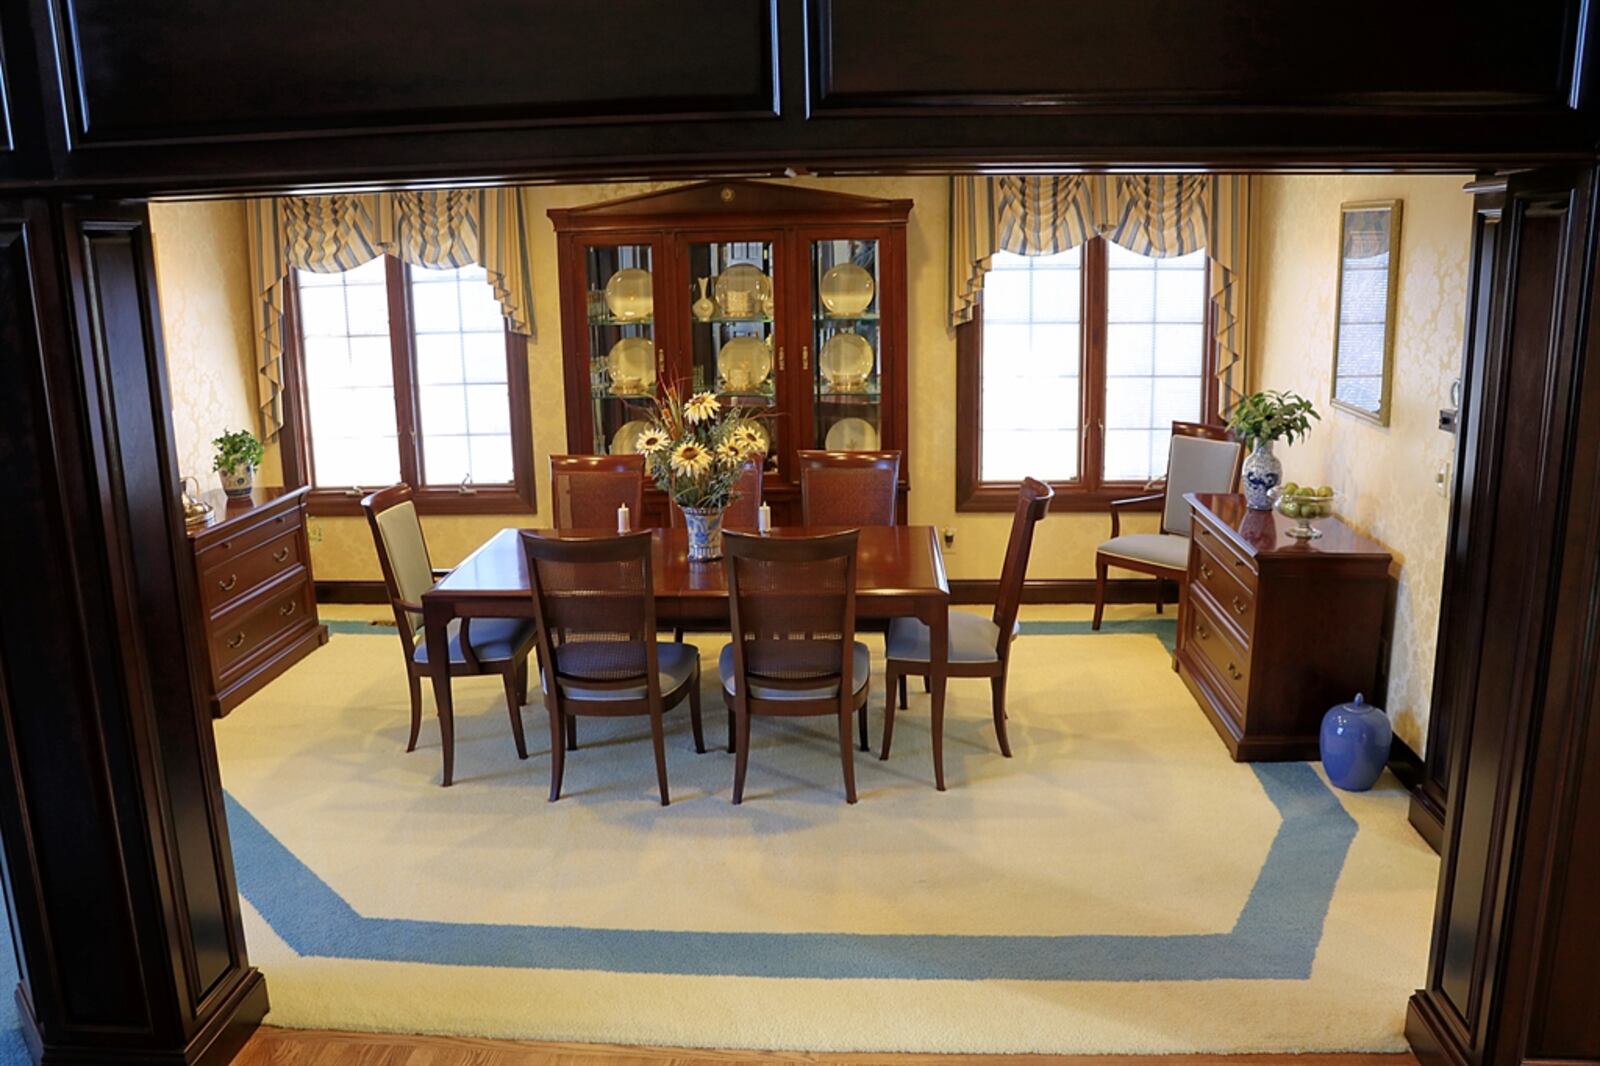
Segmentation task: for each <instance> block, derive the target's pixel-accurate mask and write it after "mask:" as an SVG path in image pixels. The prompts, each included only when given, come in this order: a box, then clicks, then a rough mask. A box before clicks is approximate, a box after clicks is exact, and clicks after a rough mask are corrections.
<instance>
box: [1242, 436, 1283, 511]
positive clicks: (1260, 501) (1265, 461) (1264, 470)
mask: <svg viewBox="0 0 1600 1066" xmlns="http://www.w3.org/2000/svg"><path fill="white" fill-rule="evenodd" d="M1241 474H1242V478H1241V480H1243V482H1244V502H1245V505H1246V506H1247V507H1249V508H1250V509H1251V510H1252V511H1270V510H1272V496H1271V492H1272V490H1273V489H1275V488H1277V487H1278V485H1279V484H1281V483H1282V481H1283V464H1282V463H1280V462H1278V457H1277V456H1276V455H1273V454H1272V442H1271V441H1267V440H1264V441H1262V442H1261V443H1259V444H1257V445H1256V447H1255V450H1254V451H1252V452H1251V453H1250V454H1249V455H1247V456H1245V457H1244V468H1243V470H1242V471H1241Z"/></svg>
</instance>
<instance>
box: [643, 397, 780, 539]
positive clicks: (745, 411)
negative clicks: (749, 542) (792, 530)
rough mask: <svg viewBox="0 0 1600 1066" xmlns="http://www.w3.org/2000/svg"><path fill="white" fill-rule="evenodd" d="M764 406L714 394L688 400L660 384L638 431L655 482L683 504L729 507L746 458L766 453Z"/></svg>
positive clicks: (734, 495)
mask: <svg viewBox="0 0 1600 1066" xmlns="http://www.w3.org/2000/svg"><path fill="white" fill-rule="evenodd" d="M765 416H766V414H765V412H764V411H755V412H752V410H751V409H750V408H739V407H723V405H722V403H721V401H719V400H718V399H717V397H716V394H715V393H710V392H697V393H694V394H693V395H691V396H690V397H689V398H688V399H684V398H683V395H682V394H681V393H680V392H679V391H678V390H677V389H675V388H673V387H672V386H670V385H667V386H663V387H662V390H661V397H660V399H658V400H656V401H655V410H654V412H652V415H651V418H650V425H649V426H648V428H646V429H645V431H644V432H643V433H641V434H640V435H639V443H638V447H639V450H640V451H641V452H643V453H644V457H645V466H646V469H648V470H649V471H650V476H651V477H652V478H653V479H654V480H655V483H656V485H657V486H659V487H660V488H661V490H662V491H663V492H665V493H666V494H667V495H668V496H670V497H672V499H673V500H674V501H675V502H676V503H677V504H678V506H679V507H683V508H685V509H688V508H694V509H708V508H709V509H717V510H720V509H722V508H725V507H727V506H728V504H730V503H732V502H733V501H734V500H735V499H737V498H738V494H737V493H735V492H734V491H733V486H734V485H735V484H736V483H737V482H738V480H739V470H740V468H741V467H742V466H744V464H745V463H747V462H749V461H751V460H753V459H758V458H759V457H760V456H762V455H763V454H765V453H766V450H767V434H766V433H765V432H764V431H763V430H762V428H761V420H762V419H763V418H764V417H765Z"/></svg>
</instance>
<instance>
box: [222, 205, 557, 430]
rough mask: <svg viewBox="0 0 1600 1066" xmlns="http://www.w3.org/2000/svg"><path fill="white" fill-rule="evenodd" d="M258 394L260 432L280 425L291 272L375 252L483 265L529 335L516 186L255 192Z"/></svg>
mask: <svg viewBox="0 0 1600 1066" xmlns="http://www.w3.org/2000/svg"><path fill="white" fill-rule="evenodd" d="M248 209H249V229H248V234H249V249H250V251H249V254H250V283H251V287H252V290H253V292H254V294H255V301H254V307H255V340H256V365H257V378H258V380H257V389H258V402H259V405H260V408H261V424H262V430H263V433H264V436H265V437H266V438H267V439H269V440H270V439H272V438H273V437H275V436H277V434H278V431H279V430H281V429H282V428H283V422H284V415H283V402H284V401H283V385H284V382H283V344H284V336H283V318H284V307H285V301H286V298H287V295H288V291H289V288H288V287H289V284H290V275H291V273H292V272H293V271H295V270H308V271H314V272H317V273H336V272H339V271H343V270H350V269H352V268H354V267H358V266H360V265H361V264H362V263H365V262H368V261H369V260H372V259H375V258H377V257H378V256H380V255H393V256H395V257H397V258H399V259H401V260H403V261H405V262H407V263H411V264H412V265H414V266H423V267H433V268H436V269H442V268H448V267H462V266H467V265H469V264H472V263H478V264H481V265H482V266H483V268H484V271H485V273H486V274H487V275H488V279H489V284H490V285H491V286H492V287H493V288H494V293H495V297H496V299H498V300H499V301H500V308H501V311H502V312H503V313H504V315H505V318H506V325H507V326H508V327H509V328H510V329H512V330H513V331H515V332H517V333H521V334H524V335H526V336H529V337H531V336H533V272H532V271H531V270H530V269H529V266H528V230H527V224H526V222H527V212H526V210H525V208H524V204H523V202H522V194H521V190H519V189H515V188H496V189H444V190H436V191H428V192H393V193H372V194H361V195H353V196H290V197H279V198H276V199H270V200H252V201H250V202H249V205H248Z"/></svg>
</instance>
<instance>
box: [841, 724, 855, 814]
mask: <svg viewBox="0 0 1600 1066" xmlns="http://www.w3.org/2000/svg"><path fill="white" fill-rule="evenodd" d="M852 717H854V712H852V711H851V710H850V705H849V704H848V703H847V704H845V705H844V707H842V708H840V710H839V761H840V762H841V763H843V764H844V801H845V802H846V803H854V802H855V801H856V757H855V756H856V753H855V751H854V750H853V749H852V748H851V747H850V719H851V718H852Z"/></svg>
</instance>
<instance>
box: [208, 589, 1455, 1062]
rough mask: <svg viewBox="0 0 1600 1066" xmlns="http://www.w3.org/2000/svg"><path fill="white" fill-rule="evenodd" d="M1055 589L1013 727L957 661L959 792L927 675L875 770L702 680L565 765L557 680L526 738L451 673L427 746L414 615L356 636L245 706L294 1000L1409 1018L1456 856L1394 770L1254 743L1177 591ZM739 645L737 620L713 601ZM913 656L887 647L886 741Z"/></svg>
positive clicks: (943, 1038)
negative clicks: (1219, 723) (1242, 745)
mask: <svg viewBox="0 0 1600 1066" xmlns="http://www.w3.org/2000/svg"><path fill="white" fill-rule="evenodd" d="M1120 613H1121V614H1122V615H1124V617H1120V618H1118V619H1117V620H1114V621H1112V622H1110V623H1108V625H1107V627H1106V629H1105V630H1103V631H1102V632H1100V633H1091V632H1090V631H1089V629H1088V626H1087V623H1086V622H1084V621H1082V620H1081V619H1077V618H1070V617H1069V618H1062V617H1059V616H1058V617H1056V618H1053V619H1049V620H1045V619H1041V618H1038V617H1035V618H1032V619H1030V620H1029V621H1027V622H1026V623H1025V626H1024V635H1023V637H1022V638H1021V639H1020V640H1019V642H1018V644H1017V645H1016V650H1015V653H1014V654H1015V656H1016V658H1015V661H1014V663H1013V670H1012V679H1011V683H1010V694H1009V695H1010V712H1011V713H1010V732H1011V740H1012V747H1013V750H1014V751H1015V753H1016V755H1015V758H1012V759H1004V758H1002V757H1001V756H1000V755H999V752H998V750H997V748H996V745H995V741H994V734H993V726H992V722H991V719H990V713H989V686H988V685H987V684H985V683H983V682H982V681H962V680H954V681H952V682H951V684H950V699H949V704H948V714H947V720H946V737H945V744H946V754H945V757H946V769H947V775H948V778H949V786H950V788H949V791H947V792H945V793H939V792H937V791H935V790H934V788H933V784H932V766H931V755H930V751H929V746H928V739H929V738H928V713H927V712H928V697H927V696H926V695H925V694H923V693H921V692H920V691H918V687H917V685H916V683H915V681H913V684H912V697H911V707H910V709H909V710H908V711H905V712H901V713H900V714H899V715H898V716H897V719H896V728H895V747H894V751H893V754H892V756H891V758H890V759H889V760H888V761H887V762H881V761H879V760H878V759H877V758H876V756H875V755H874V756H868V757H862V758H860V759H859V761H858V764H857V782H858V788H859V790H860V802H859V803H858V804H856V805H855V806H847V805H846V804H845V803H844V801H843V794H842V786H841V782H840V771H839V765H838V749H837V740H836V736H835V734H834V733H833V732H832V730H831V728H830V726H829V725H828V724H826V722H825V720H812V721H799V722H776V723H775V722H768V721H759V722H757V723H756V728H755V730H754V738H753V742H752V747H751V769H750V778H749V783H748V786H747V791H746V798H745V802H744V804H743V805H742V806H739V807H735V806H733V805H732V804H731V803H730V802H729V798H730V790H731V778H732V767H733V760H732V757H731V756H729V755H727V754H726V753H725V752H723V751H722V750H721V744H722V741H723V739H724V735H725V734H724V728H725V727H724V716H723V712H722V705H721V700H720V696H719V695H718V693H717V692H716V689H715V682H714V680H713V681H710V682H709V683H708V684H707V687H706V692H705V706H706V710H707V715H706V721H707V733H708V736H707V741H708V747H709V748H711V749H712V750H709V751H708V752H707V753H706V754H703V755H699V754H696V753H695V752H694V750H693V746H692V743H691V740H690V736H689V727H688V719H687V715H686V714H685V713H683V712H678V713H675V714H673V715H669V729H668V772H669V775H670V779H671V785H672V796H673V802H672V805H671V806H670V807H666V808H662V807H660V806H659V805H658V804H657V802H656V799H655V775H654V771H653V765H652V760H651V755H650V745H649V732H648V727H647V725H646V723H645V722H644V720H643V719H640V720H621V721H615V722H602V721H599V720H594V719H586V720H584V721H583V723H582V726H583V731H584V732H583V736H582V746H581V748H580V750H578V751H576V752H573V753H570V754H569V755H568V758H567V770H566V789H565V794H564V795H563V798H562V799H561V800H560V802H558V803H555V804H551V803H548V802H546V799H545V793H546V789H547V787H548V773H549V753H548V731H547V727H546V723H545V719H544V713H543V709H542V708H541V707H539V706H530V707H528V708H526V709H525V710H524V712H523V713H524V717H525V722H526V727H527V733H528V738H529V748H530V757H529V758H528V759H527V760H525V761H524V760H518V759H517V757H516V753H515V750H514V748H513V745H512V741H511V736H510V727H509V723H508V722H507V716H506V711H505V706H504V703H503V698H502V695H501V689H500V686H499V682H498V679H496V678H492V677H491V678H487V679H461V680H458V681H457V682H456V691H457V697H456V705H457V738H458V739H457V753H456V760H457V761H456V767H457V769H456V782H457V783H456V784H455V785H454V786H453V787H452V788H449V789H444V788H440V787H439V785H438V773H439V750H438V740H437V731H436V729H435V728H434V727H433V724H432V722H431V720H430V721H428V723H427V724H426V725H425V727H424V731H423V742H422V744H421V745H420V746H419V749H418V750H417V751H416V752H414V753H412V754H409V755H408V754H406V753H405V752H404V750H403V749H404V744H405V734H406V725H407V709H406V708H407V701H406V686H405V678H404V675H403V672H402V666H401V661H400V654H401V653H400V649H399V646H398V641H397V640H396V638H395V636H394V631H393V630H392V629H387V628H384V627H379V626H370V625H367V624H365V623H359V622H343V623H336V624H335V630H336V631H335V633H334V636H333V638H332V640H331V641H330V643H329V644H328V646H327V647H326V648H324V649H322V650H320V651H318V652H316V653H315V654H313V655H312V656H310V657H309V658H307V659H306V660H305V661H304V662H302V663H301V664H299V665H298V666H296V667H295V668H294V669H293V670H291V671H290V672H289V673H288V674H286V675H285V676H284V677H282V678H281V679H279V680H277V681H275V682H274V683H273V684H271V685H270V686H268V687H267V688H266V689H265V690H263V691H262V692H261V693H260V694H259V695H257V696H255V697H254V698H252V699H251V700H250V701H249V702H247V703H246V704H245V705H244V706H242V707H241V708H239V709H238V710H237V711H235V712H234V713H233V714H232V715H230V716H229V717H228V718H226V719H223V720H222V721H220V722H219V723H218V724H217V741H218V746H219V751H220V756H221V763H222V772H223V781H224V785H225V787H226V790H227V793H228V815H229V821H230V827H231V830H232V835H233V845H234V853H235V859H236V864H237V869H238V879H239V885H240V891H241V895H242V896H243V898H244V900H245V916H246V931H247V935H248V940H249V947H250V952H251V958H252V961H253V962H254V963H255V964H256V965H259V966H261V967H262V969H263V970H265V971H266V973H267V978H268V986H269V991H270V995H271V999H272V1004H273V1010H272V1014H271V1017H270V1019H269V1020H270V1021H271V1022H272V1023H273V1024H277V1025H283V1026H291V1027H319V1028H320V1027H326V1028H335V1029H363V1030H378V1031H397V1032H430V1033H448V1034H460V1035H476V1036H488V1037H505V1038H527V1039H543V1040H570V1041H587V1042H616V1043H648V1044H667V1045H675V1046H688V1047H731V1048H763V1049H785V1050H817V1051H897V1050H898V1051H946V1052H984V1051H991V1052H1003V1051H1004V1052H1054V1053H1181V1052H1247V1051H1302V1050H1304V1051H1343V1050H1350V1051H1398V1050H1403V1049H1404V1048H1405V1046H1406V1045H1405V1041H1404V1038H1403V1035H1402V1024H1403V1020H1404V1010H1405V1002H1406V997H1407V996H1408V995H1409V993H1410V992H1411V990H1412V989H1414V988H1416V987H1417V986H1418V984H1419V983H1420V982H1421V979H1422V976H1423V968H1424V963H1425V960H1426V954H1427V945H1428V931H1429V924H1430V915H1431V910H1432V902H1433V889H1434V880H1435V877H1436V875H1437V860H1436V859H1435V858H1434V856H1433V854H1432V853H1431V852H1430V851H1429V850H1428V848H1427V846H1426V845H1425V844H1423V843H1422V841H1421V840H1420V839H1419V838H1417V836H1416V835H1415V833H1414V832H1413V831H1412V830H1411V828H1410V827H1409V825H1408V824H1407V822H1406V816H1405V808H1406V796H1405V792H1404V790H1403V789H1402V788H1400V786H1399V785H1398V784H1397V783H1396V782H1395V781H1394V780H1393V779H1392V778H1389V777H1387V776H1386V777H1385V778H1384V780H1383V781H1382V782H1381V783H1380V784H1379V786H1378V787H1377V788H1376V789H1375V790H1373V791H1372V792H1369V793H1363V794H1350V793H1343V792H1337V791H1335V790H1334V789H1332V788H1331V787H1330V786H1329V784H1328V783H1327V781H1326V779H1325V778H1324V776H1323V775H1322V772H1321V770H1320V768H1319V767H1317V766H1316V765H1314V764H1305V763H1287V764H1256V765H1240V764H1235V763H1233V762H1231V761H1229V759H1228V756H1227V753H1226V750H1225V749H1224V748H1223V746H1222V744H1221V742H1220V741H1219V740H1218V739H1217V737H1216V735H1215V733H1214V732H1213V731H1212V729H1211V726H1210V725H1209V724H1208V723H1207V722H1206V720H1205V719H1204V717H1203V716H1202V715H1201V713H1200V711H1199V709H1198V708H1197V707H1196V706H1195V703H1194V701H1193V699H1192V698H1191V697H1190V695H1189V693H1188V692H1187V690H1186V689H1185V688H1184V687H1183V684H1182V683H1181V681H1180V680H1179V679H1178V677H1177V676H1176V675H1175V674H1174V673H1173V672H1172V670H1171V668H1170V658H1169V650H1168V648H1169V646H1170V642H1171V639H1172V636H1171V635H1172V626H1171V622H1170V621H1169V620H1167V619H1158V618H1155V617H1154V616H1151V617H1130V616H1127V615H1128V614H1129V612H1128V610H1127V609H1122V611H1121V612H1120ZM690 639H691V640H692V641H694V642H695V643H697V644H699V646H700V648H701V650H702V655H703V658H704V662H705V666H706V671H705V672H706V675H707V677H708V678H714V677H715V667H714V663H715V656H716V653H717V651H718V650H719V648H720V643H721V642H720V640H718V639H717V638H716V637H714V636H711V635H692V636H691V638H690ZM881 667H882V664H881V662H875V671H874V676H873V679H872V683H873V691H874V698H873V700H872V719H871V720H872V728H873V739H874V747H876V745H877V741H878V734H879V731H880V730H881V727H882V693H883V689H882V675H881Z"/></svg>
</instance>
